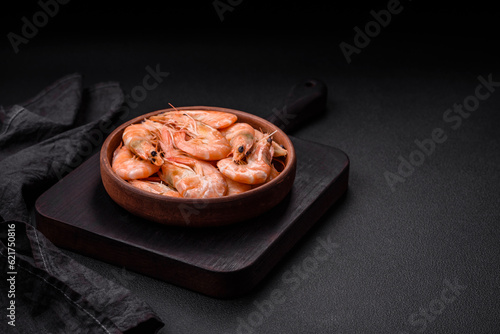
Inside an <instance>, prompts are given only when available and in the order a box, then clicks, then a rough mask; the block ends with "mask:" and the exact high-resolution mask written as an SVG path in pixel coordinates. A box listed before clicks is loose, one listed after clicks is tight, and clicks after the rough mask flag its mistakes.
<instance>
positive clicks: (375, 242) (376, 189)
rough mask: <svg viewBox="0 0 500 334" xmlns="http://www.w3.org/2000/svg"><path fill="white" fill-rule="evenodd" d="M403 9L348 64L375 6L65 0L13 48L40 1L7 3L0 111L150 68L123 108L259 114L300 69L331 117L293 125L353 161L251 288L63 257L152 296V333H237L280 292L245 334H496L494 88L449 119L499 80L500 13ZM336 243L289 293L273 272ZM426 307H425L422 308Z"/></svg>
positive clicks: (278, 99) (499, 235)
mask: <svg viewBox="0 0 500 334" xmlns="http://www.w3.org/2000/svg"><path fill="white" fill-rule="evenodd" d="M401 5H402V6H403V8H404V9H403V11H402V12H401V13H400V14H398V15H396V16H393V18H392V21H391V23H390V24H389V26H388V27H386V28H383V29H382V31H381V33H380V34H379V35H378V36H376V37H374V38H373V39H372V40H371V42H370V44H369V45H368V46H367V47H366V48H364V49H363V50H362V51H361V53H360V54H357V55H353V56H352V62H351V63H350V64H348V63H347V62H346V60H345V58H344V56H343V54H342V52H341V51H340V48H339V43H341V42H342V41H345V42H347V43H350V44H352V43H353V38H354V30H353V28H354V27H355V26H358V27H360V28H361V29H363V27H364V25H365V24H366V23H367V22H369V21H371V20H372V18H371V15H370V11H371V10H375V11H379V10H381V9H385V8H386V6H387V2H386V1H380V2H371V3H369V4H366V3H351V2H349V3H335V2H328V3H327V2H320V1H307V2H296V3H290V2H288V1H274V2H265V1H249V0H246V1H242V2H241V4H240V5H238V6H236V7H235V8H234V10H233V11H232V12H226V13H225V20H224V21H223V22H221V21H220V20H219V17H218V16H217V13H216V12H215V9H214V7H213V5H212V2H211V1H205V2H197V3H194V2H188V1H175V2H152V1H141V2H132V3H128V4H127V3H125V2H117V1H114V2H106V3H105V4H104V3H103V2H97V1H76V0H73V1H71V2H69V3H68V4H67V5H61V6H60V10H59V13H58V14H57V16H55V17H54V18H51V19H50V21H49V22H48V24H47V25H46V26H45V27H43V28H40V29H39V33H38V34H37V35H36V36H35V37H34V38H32V39H31V40H30V42H29V43H28V44H27V45H21V46H20V51H19V53H17V54H15V53H14V52H13V50H12V48H11V46H10V44H9V42H8V39H7V38H6V37H5V36H6V35H7V33H9V32H15V33H18V34H19V33H20V30H21V26H22V22H21V18H22V17H23V16H26V17H28V18H31V16H32V15H33V14H34V13H35V12H36V11H38V10H39V7H38V4H37V3H36V2H34V1H33V2H16V3H13V2H9V3H3V4H2V5H1V15H2V20H1V31H0V32H1V34H0V37H1V43H0V60H1V62H0V104H2V105H9V104H13V103H16V102H20V101H22V100H25V99H27V98H29V97H31V96H33V95H34V94H36V93H37V92H38V91H39V90H40V89H42V88H43V87H44V86H46V85H48V84H50V83H51V82H53V81H54V80H56V79H58V78H60V77H62V76H64V75H66V74H69V73H73V72H80V73H82V74H83V75H84V84H85V85H86V86H88V85H91V84H94V83H97V82H101V81H118V82H120V83H121V85H122V87H123V89H124V90H125V91H126V92H128V91H130V89H131V88H132V87H134V86H135V85H137V84H140V83H141V81H142V78H143V77H144V75H145V74H146V71H145V68H146V66H152V67H154V66H155V65H156V64H160V68H161V70H162V71H167V72H169V73H170V75H169V77H168V78H166V79H165V82H164V83H162V84H161V85H160V86H159V87H158V88H157V89H155V90H153V91H151V92H149V93H148V97H147V99H145V100H144V101H143V102H141V103H140V105H139V106H138V108H137V109H134V110H133V112H132V113H131V115H130V117H133V116H136V115H139V114H143V113H146V112H149V111H152V110H156V109H161V108H165V107H166V105H167V104H168V103H172V104H174V105H177V106H182V105H217V106H222V107H229V108H236V109H241V110H245V111H248V112H251V113H254V114H257V115H260V116H265V115H267V114H269V113H270V112H271V111H272V109H273V108H275V107H279V106H281V104H282V103H283V100H284V97H285V96H286V94H287V92H288V91H289V89H290V88H291V86H292V85H293V84H295V83H296V82H298V81H299V80H302V79H304V78H308V77H316V78H319V79H321V80H323V81H325V83H326V84H327V85H328V88H329V99H328V106H327V107H328V113H327V115H325V116H324V117H322V118H321V119H317V120H315V121H313V122H311V123H310V124H308V125H307V126H306V127H304V128H302V129H299V130H298V131H296V132H294V133H293V135H294V136H297V137H300V138H302V139H306V140H310V141H315V142H320V143H323V144H326V145H330V146H334V147H338V148H340V149H342V150H343V151H344V152H346V153H347V154H348V155H349V157H350V159H351V175H350V186H349V187H350V188H349V192H348V194H347V195H346V196H345V198H344V199H343V200H342V201H341V202H340V203H339V204H338V205H335V206H334V207H332V208H331V209H330V210H329V211H328V212H327V214H326V215H325V216H324V217H323V218H322V219H321V220H320V221H319V222H318V223H317V225H316V226H315V227H314V228H313V229H312V230H311V231H310V232H309V233H308V234H307V235H306V237H305V238H304V239H303V240H302V241H301V242H300V243H299V244H298V245H297V246H296V247H295V248H294V249H293V250H292V251H291V252H290V253H289V254H288V255H287V257H286V258H285V259H284V260H283V261H282V262H281V263H280V264H279V265H278V266H277V267H276V268H275V269H274V270H273V272H272V273H271V274H270V275H269V276H268V278H267V279H266V280H265V281H264V282H262V284H261V285H260V286H259V287H258V288H257V289H256V290H255V291H254V292H252V293H251V294H249V295H248V296H245V297H242V298H238V299H235V300H229V301H221V300H216V299H212V298H209V297H205V296H202V295H199V294H197V293H194V292H190V291H187V290H184V289H181V288H178V287H175V286H172V285H170V284H167V283H164V282H160V281H157V280H154V279H150V278H148V277H144V276H142V275H140V274H135V273H131V272H128V271H126V270H124V269H123V268H117V267H114V266H110V265H108V264H105V263H102V262H100V261H97V260H94V259H90V258H87V257H83V256H80V255H78V254H73V253H71V252H68V254H70V255H71V256H73V257H74V258H75V259H77V260H78V261H80V262H82V263H83V264H85V265H87V266H89V267H90V268H92V269H94V270H95V271H97V272H98V273H100V274H102V275H104V276H106V277H108V278H109V279H112V280H114V281H116V282H119V283H121V284H123V285H125V286H126V287H128V288H129V289H130V290H132V291H133V292H134V293H135V294H136V295H137V296H139V297H140V298H143V299H144V300H145V301H146V302H148V303H149V304H150V305H151V306H152V308H153V309H154V310H155V311H156V312H158V314H159V315H160V317H161V318H162V319H163V320H164V321H165V323H166V326H165V328H164V330H163V331H162V332H161V333H235V332H236V330H237V327H238V319H239V318H241V319H247V318H248V316H249V315H250V314H251V313H252V312H254V311H255V310H256V306H255V304H254V302H255V301H262V300H266V299H268V298H269V296H270V294H271V292H272V291H273V290H275V289H281V290H283V291H285V295H286V302H285V303H284V304H282V305H278V306H277V307H276V309H274V310H273V311H272V312H271V314H270V316H269V317H267V318H266V319H265V321H264V322H263V324H262V325H261V326H259V327H258V328H256V329H255V332H256V333H401V332H403V333H404V332H408V333H416V332H417V330H423V332H425V333H498V332H499V330H498V328H500V320H499V319H500V307H499V304H500V303H499V302H500V297H499V286H500V281H499V268H500V260H499V255H500V228H499V226H498V223H499V221H500V219H499V218H500V215H499V210H498V207H499V204H500V197H499V190H498V189H499V186H500V178H499V167H498V166H499V165H500V158H499V155H498V152H499V149H500V138H499V135H498V133H499V131H498V129H499V127H500V117H499V116H498V115H499V106H500V92H498V91H497V92H494V93H492V95H491V97H490V98H488V99H487V100H485V101H482V102H481V104H480V106H479V108H478V109H477V110H476V111H474V112H473V113H472V115H471V116H470V117H469V118H468V119H465V120H464V121H463V124H462V125H461V127H460V128H458V129H457V130H452V129H451V128H450V127H449V124H446V123H445V122H443V120H442V115H443V112H444V111H445V110H446V109H448V108H451V107H452V106H453V104H454V103H462V102H463V101H464V99H465V98H466V97H467V96H469V95H472V94H474V89H475V87H476V86H477V85H478V83H479V81H478V79H477V77H478V76H479V75H481V76H483V77H487V76H488V75H489V74H491V75H492V77H493V80H494V81H500V72H499V70H500V69H499V58H498V56H499V53H498V50H499V47H498V44H499V38H498V17H499V14H500V13H499V11H498V10H495V9H493V8H492V7H491V6H488V5H486V4H485V3H482V2H478V1H474V2H468V3H467V2H464V3H457V2H455V3H450V4H436V3H431V2H423V1H417V0H413V1H411V2H410V1H401ZM437 127H440V128H443V129H444V130H445V133H446V134H447V136H448V139H447V141H446V142H445V143H443V144H441V145H439V146H437V147H436V150H435V152H434V153H433V155H432V156H430V157H427V158H426V161H425V162H424V163H423V165H422V166H420V167H418V168H416V170H415V172H414V173H413V174H412V175H411V176H410V177H408V178H407V179H406V181H405V182H404V183H399V184H397V185H396V188H395V191H394V192H393V191H391V189H390V187H389V186H388V184H387V182H386V180H385V178H384V172H386V171H391V172H396V170H397V168H398V163H399V161H398V157H399V156H403V157H406V158H407V157H408V155H409V154H410V153H411V152H412V151H414V150H415V149H416V146H415V144H414V141H415V140H416V139H418V140H423V139H425V138H430V134H431V132H432V130H433V129H434V128H437ZM327 236H329V237H330V238H331V239H332V241H333V242H336V243H338V244H339V248H338V250H337V251H336V253H335V254H334V256H333V257H332V258H331V259H330V260H329V261H328V262H326V263H324V264H322V265H321V266H320V267H319V268H318V269H317V270H316V271H314V272H313V273H311V275H310V276H309V277H308V278H307V279H304V280H303V281H301V284H300V286H299V287H298V288H297V289H296V290H293V291H292V290H291V289H290V286H289V285H286V284H284V283H283V280H282V278H283V275H284V274H285V273H286V272H287V271H288V270H290V269H291V268H293V266H295V265H300V264H301V263H302V261H304V259H306V258H308V257H310V256H312V254H313V250H314V249H315V247H317V245H318V244H317V239H316V238H317V237H327ZM445 280H449V281H452V282H455V281H456V282H459V283H460V284H461V285H463V286H466V288H465V289H464V290H462V291H461V293H460V295H458V296H457V298H456V300H455V301H453V302H452V303H451V304H447V305H446V307H445V308H444V310H442V312H441V314H439V315H436V316H435V317H433V318H429V319H428V320H426V321H425V322H424V323H425V326H426V327H425V328H424V326H422V325H421V323H422V321H423V320H421V319H424V318H423V317H422V316H419V317H418V318H417V319H419V320H420V323H419V324H416V325H415V324H412V323H410V320H409V318H410V317H411V316H412V314H415V313H417V314H418V313H419V312H425V310H426V309H428V308H429V305H430V304H431V303H432V302H433V301H434V300H436V299H439V298H440V294H441V291H442V289H443V288H444V287H445V283H444V281H445ZM422 309H423V310H424V311H422Z"/></svg>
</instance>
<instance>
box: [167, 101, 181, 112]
mask: <svg viewBox="0 0 500 334" xmlns="http://www.w3.org/2000/svg"><path fill="white" fill-rule="evenodd" d="M168 105H169V106H171V107H172V108H174V110H175V111H179V109H177V108H176V107H174V106H173V104H172V103H170V102H169V103H168Z"/></svg>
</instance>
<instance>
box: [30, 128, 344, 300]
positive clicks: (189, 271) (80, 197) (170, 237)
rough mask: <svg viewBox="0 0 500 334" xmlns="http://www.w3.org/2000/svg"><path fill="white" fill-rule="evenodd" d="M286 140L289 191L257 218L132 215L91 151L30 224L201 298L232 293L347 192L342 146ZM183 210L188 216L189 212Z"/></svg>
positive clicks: (251, 282) (39, 205) (60, 241)
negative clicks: (290, 152) (182, 221)
mask: <svg viewBox="0 0 500 334" xmlns="http://www.w3.org/2000/svg"><path fill="white" fill-rule="evenodd" d="M291 139H292V142H293V144H294V147H295V150H296V153H297V174H296V178H295V183H294V186H293V188H292V191H291V192H290V193H289V194H288V195H287V197H286V198H285V200H284V201H283V202H281V203H280V204H279V205H278V206H276V207H275V208H273V209H272V210H271V211H268V212H267V213H265V214H263V215H262V216H260V217H258V218H255V219H252V220H249V221H244V222H241V223H238V224H235V225H231V226H226V227H217V228H185V227H171V226H165V225H161V224H158V223H153V222H150V221H146V220H144V219H141V218H138V217H135V216H133V215H131V214H129V213H128V212H127V211H125V210H124V209H122V208H121V207H120V206H118V205H117V204H116V203H114V202H113V201H112V200H111V198H110V197H109V195H108V194H107V193H106V191H105V189H104V187H103V185H102V182H101V177H100V173H99V156H98V155H95V156H93V157H91V158H89V160H87V161H86V162H85V163H83V164H82V165H81V166H80V167H78V168H77V169H75V170H74V171H73V172H71V173H70V174H68V175H67V176H66V177H64V178H63V179H62V180H60V181H59V182H58V183H56V184H55V185H54V186H53V187H52V188H50V189H49V190H47V191H46V192H45V193H44V194H42V195H41V196H40V197H39V198H38V200H37V202H36V211H37V227H38V229H39V230H40V231H41V232H42V233H43V234H44V235H45V236H46V237H47V238H49V240H51V241H52V242H53V243H54V244H55V245H57V246H59V247H62V248H65V249H69V250H72V251H74V252H77V253H80V254H84V255H87V256H90V257H94V258H96V259H99V260H102V261H106V262H109V263H112V264H115V265H118V266H123V267H125V268H127V269H129V270H133V271H136V272H139V273H142V274H145V275H148V276H151V277H155V278H158V279H161V280H164V281H167V282H170V283H172V284H175V285H178V286H182V287H185V288H188V289H191V290H194V291H198V292H200V293H203V294H206V295H209V296H213V297H218V298H230V297H236V296H239V295H241V294H244V293H246V292H248V291H249V290H251V289H252V288H253V287H255V285H256V284H257V283H259V282H260V281H261V280H262V279H263V278H264V277H265V276H266V274H267V273H269V271H270V270H271V269H272V268H273V267H274V265H275V264H276V263H277V262H278V261H279V260H280V259H281V258H282V257H283V256H284V255H285V254H286V253H287V252H288V251H289V250H290V249H291V248H292V247H293V245H295V244H296V243H297V241H298V240H299V239H300V238H301V237H302V236H303V235H304V234H305V233H306V232H307V231H308V230H309V228H310V227H311V226H312V225H313V224H314V223H315V222H316V221H317V220H318V219H319V218H320V217H321V216H322V215H323V214H324V213H325V211H326V210H327V209H328V208H329V207H330V206H331V205H332V204H333V203H334V202H335V201H337V200H338V199H339V198H340V197H341V196H342V194H344V192H345V191H346V190H347V185H348V174H349V159H348V157H347V156H346V155H345V154H344V153H343V152H342V151H340V150H338V149H336V148H333V147H329V146H324V145H321V144H318V143H313V142H308V141H304V140H301V139H297V138H293V137H291ZM145 209H147V208H145ZM190 210H191V211H188V212H187V214H188V215H189V214H196V208H192V209H190ZM248 210H252V208H248Z"/></svg>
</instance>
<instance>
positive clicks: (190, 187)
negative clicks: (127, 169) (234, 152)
mask: <svg viewBox="0 0 500 334" xmlns="http://www.w3.org/2000/svg"><path fill="white" fill-rule="evenodd" d="M159 175H160V178H161V179H162V180H163V181H164V182H166V183H167V184H170V185H172V186H173V187H174V188H175V189H177V191H178V192H179V193H180V194H181V195H182V196H183V197H187V198H212V197H222V196H224V195H225V194H226V193H227V183H226V181H225V179H224V177H223V176H222V174H221V173H220V172H219V171H218V170H217V168H215V167H214V166H212V165H211V164H210V163H208V162H205V161H200V160H197V159H193V158H190V157H170V158H165V163H164V164H163V166H162V167H161V170H160V172H159Z"/></svg>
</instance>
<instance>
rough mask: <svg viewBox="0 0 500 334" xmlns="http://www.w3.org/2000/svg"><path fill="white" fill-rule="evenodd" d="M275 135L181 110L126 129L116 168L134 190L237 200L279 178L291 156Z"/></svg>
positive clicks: (212, 114)
mask: <svg viewBox="0 0 500 334" xmlns="http://www.w3.org/2000/svg"><path fill="white" fill-rule="evenodd" d="M272 135H273V133H269V134H266V133H263V132H261V131H260V130H258V129H254V128H253V127H252V126H251V125H249V124H247V123H243V122H238V118H237V116H236V115H234V114H231V113H227V112H221V111H210V110H182V111H181V110H177V109H175V111H170V112H164V113H161V114H158V115H154V116H151V117H149V118H147V119H144V120H143V121H142V122H141V123H138V124H132V125H129V126H128V127H126V128H125V130H124V132H123V137H122V142H121V143H120V145H119V146H118V148H117V149H116V151H115V152H114V154H113V161H112V169H113V171H114V172H115V173H116V174H117V175H118V176H119V177H121V178H122V179H124V180H126V181H127V182H129V183H130V184H131V185H132V186H134V187H137V188H139V189H142V190H145V191H148V192H151V193H155V194H160V195H165V196H170V197H185V198H213V197H222V196H229V195H235V194H239V193H243V192H245V191H248V190H250V189H253V188H255V187H258V186H259V185H262V184H264V183H266V182H269V181H271V180H272V179H274V178H275V177H277V176H278V175H279V171H278V170H277V169H276V168H275V163H274V162H277V161H282V160H279V157H285V156H286V155H287V151H286V149H285V148H284V147H283V146H282V145H279V144H278V143H276V142H275V141H274V140H273V139H272ZM281 164H282V165H283V163H282V162H281Z"/></svg>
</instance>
